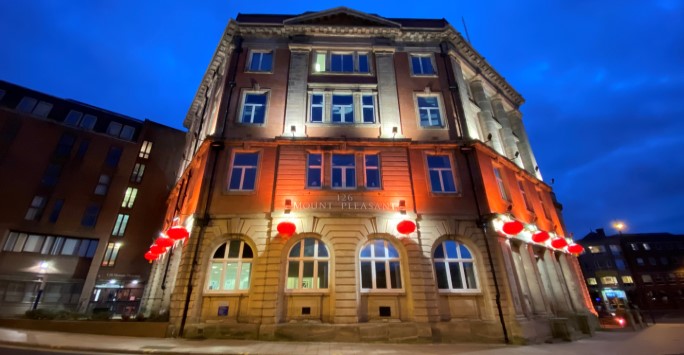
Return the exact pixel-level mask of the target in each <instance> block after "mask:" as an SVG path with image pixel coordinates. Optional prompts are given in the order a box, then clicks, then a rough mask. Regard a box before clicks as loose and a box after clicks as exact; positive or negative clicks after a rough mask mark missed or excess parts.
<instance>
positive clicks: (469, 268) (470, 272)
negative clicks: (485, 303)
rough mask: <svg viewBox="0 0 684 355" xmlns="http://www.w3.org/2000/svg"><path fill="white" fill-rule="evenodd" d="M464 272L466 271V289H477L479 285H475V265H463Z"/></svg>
mask: <svg viewBox="0 0 684 355" xmlns="http://www.w3.org/2000/svg"><path fill="white" fill-rule="evenodd" d="M463 271H465V277H466V288H470V289H473V288H477V284H476V283H475V268H474V267H473V263H463Z"/></svg>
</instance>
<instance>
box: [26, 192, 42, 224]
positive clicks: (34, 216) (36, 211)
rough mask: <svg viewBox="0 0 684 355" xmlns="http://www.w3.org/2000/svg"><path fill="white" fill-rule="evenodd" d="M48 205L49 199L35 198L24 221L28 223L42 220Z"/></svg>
mask: <svg viewBox="0 0 684 355" xmlns="http://www.w3.org/2000/svg"><path fill="white" fill-rule="evenodd" d="M46 203H47V198H46V197H45V196H39V195H36V196H33V199H32V200H31V204H30V205H29V208H28V210H27V211H26V215H25V216H24V219H25V220H27V221H38V220H40V219H41V218H42V216H43V211H44V210H45V205H46Z"/></svg>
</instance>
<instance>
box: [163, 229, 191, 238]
mask: <svg viewBox="0 0 684 355" xmlns="http://www.w3.org/2000/svg"><path fill="white" fill-rule="evenodd" d="M166 235H168V236H169V238H171V239H173V240H181V239H185V238H187V237H189V236H190V233H188V230H187V229H185V227H183V226H173V227H171V228H169V229H168V230H167V231H166Z"/></svg>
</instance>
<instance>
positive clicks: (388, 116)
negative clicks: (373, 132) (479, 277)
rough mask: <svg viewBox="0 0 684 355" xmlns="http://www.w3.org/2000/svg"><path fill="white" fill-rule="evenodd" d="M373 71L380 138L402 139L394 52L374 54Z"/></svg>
mask: <svg viewBox="0 0 684 355" xmlns="http://www.w3.org/2000/svg"><path fill="white" fill-rule="evenodd" d="M375 69H376V71H377V77H378V110H379V113H380V138H402V137H403V136H402V132H401V121H400V116H399V98H398V96H397V78H396V74H395V72H394V52H375ZM395 127H396V129H395Z"/></svg>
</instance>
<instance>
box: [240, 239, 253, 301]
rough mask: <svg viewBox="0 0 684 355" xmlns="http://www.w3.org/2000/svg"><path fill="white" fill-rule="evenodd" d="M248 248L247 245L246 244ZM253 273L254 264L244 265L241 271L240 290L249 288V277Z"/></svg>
mask: <svg viewBox="0 0 684 355" xmlns="http://www.w3.org/2000/svg"><path fill="white" fill-rule="evenodd" d="M245 246H247V244H245ZM251 272H252V263H242V270H240V289H241V290H246V289H248V288H249V276H250V274H251Z"/></svg>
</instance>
